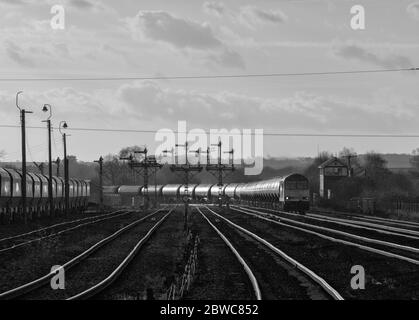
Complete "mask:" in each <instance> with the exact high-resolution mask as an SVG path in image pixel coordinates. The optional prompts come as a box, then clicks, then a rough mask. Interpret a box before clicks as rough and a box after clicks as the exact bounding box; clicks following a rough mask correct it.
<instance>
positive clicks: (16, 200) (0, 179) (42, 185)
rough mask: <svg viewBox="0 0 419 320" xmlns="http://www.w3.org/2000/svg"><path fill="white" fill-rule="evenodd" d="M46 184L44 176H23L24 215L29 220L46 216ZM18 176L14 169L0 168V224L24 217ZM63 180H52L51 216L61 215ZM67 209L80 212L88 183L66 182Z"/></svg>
mask: <svg viewBox="0 0 419 320" xmlns="http://www.w3.org/2000/svg"><path fill="white" fill-rule="evenodd" d="M48 181H49V178H48V176H46V175H42V174H37V173H27V175H26V213H27V214H28V217H29V218H30V219H33V218H35V217H41V216H46V215H49V211H50V210H49V199H48ZM21 187H22V173H21V172H20V171H18V170H15V169H6V168H0V222H1V223H7V222H13V221H15V220H16V219H22V218H23V215H24V210H23V201H22V190H21ZM64 190H65V188H64V180H63V179H62V178H60V177H52V197H53V210H54V213H55V214H59V213H62V212H64V208H65V194H64ZM69 196H70V197H69V209H70V210H72V211H84V210H85V209H86V208H87V205H88V201H89V197H90V182H89V181H87V180H78V179H70V181H69Z"/></svg>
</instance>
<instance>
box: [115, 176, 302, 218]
mask: <svg viewBox="0 0 419 320" xmlns="http://www.w3.org/2000/svg"><path fill="white" fill-rule="evenodd" d="M107 191H109V195H110V194H113V195H115V194H119V195H120V199H121V200H122V202H123V203H124V204H134V203H135V202H136V201H135V199H137V202H138V199H140V198H143V197H144V196H145V194H146V193H148V196H149V198H150V199H153V198H157V200H158V201H160V202H164V203H175V202H182V201H184V200H185V197H187V198H188V200H189V201H191V202H195V203H216V202H218V201H219V198H220V197H221V198H222V199H223V201H227V202H228V203H247V204H252V205H270V206H272V207H275V208H278V209H281V210H285V211H295V212H300V213H304V212H305V211H307V210H308V209H309V207H310V201H309V197H310V194H309V183H308V179H307V178H306V177H305V176H303V175H301V174H297V173H293V174H289V175H286V176H283V177H277V178H273V179H269V180H263V181H257V182H249V183H230V184H225V185H222V186H221V188H220V186H218V185H217V184H190V185H188V192H187V194H186V193H185V186H184V185H182V184H168V185H157V186H148V192H147V191H146V190H145V189H144V187H143V186H112V187H107ZM124 200H125V201H124Z"/></svg>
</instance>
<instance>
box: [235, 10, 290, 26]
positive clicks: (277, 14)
mask: <svg viewBox="0 0 419 320" xmlns="http://www.w3.org/2000/svg"><path fill="white" fill-rule="evenodd" d="M287 19H288V18H287V16H286V15H285V13H283V12H282V11H279V10H276V11H274V10H265V9H261V8H257V7H254V6H245V7H242V8H240V14H239V21H240V22H242V23H243V24H245V25H247V26H250V27H252V26H255V25H258V24H282V23H284V22H286V21H287Z"/></svg>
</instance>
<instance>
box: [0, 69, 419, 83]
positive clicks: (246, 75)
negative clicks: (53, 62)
mask: <svg viewBox="0 0 419 320" xmlns="http://www.w3.org/2000/svg"><path fill="white" fill-rule="evenodd" d="M401 71H419V68H418V67H412V68H397V69H370V70H352V71H351V70H348V71H325V72H302V73H255V74H225V75H196V76H149V77H141V76H132V77H130V76H126V77H78V78H68V77H60V78H58V77H57V78H0V81H1V82H12V81H130V80H190V79H193V80H196V79H222V78H266V77H296V76H321V75H342V74H364V73H383V72H401Z"/></svg>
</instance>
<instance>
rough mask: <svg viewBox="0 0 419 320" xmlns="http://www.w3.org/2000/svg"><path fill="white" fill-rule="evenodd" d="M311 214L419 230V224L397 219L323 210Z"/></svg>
mask: <svg viewBox="0 0 419 320" xmlns="http://www.w3.org/2000/svg"><path fill="white" fill-rule="evenodd" d="M310 214H312V215H321V216H324V217H336V216H340V217H343V218H346V219H351V220H360V221H369V222H375V223H381V224H384V225H395V226H402V227H405V228H407V229H409V228H411V229H413V230H419V223H418V222H414V221H407V220H397V219H390V218H382V217H375V216H367V215H360V214H349V213H344V212H327V211H321V210H315V211H314V210H312V211H310Z"/></svg>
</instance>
